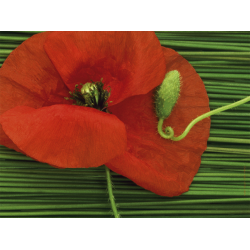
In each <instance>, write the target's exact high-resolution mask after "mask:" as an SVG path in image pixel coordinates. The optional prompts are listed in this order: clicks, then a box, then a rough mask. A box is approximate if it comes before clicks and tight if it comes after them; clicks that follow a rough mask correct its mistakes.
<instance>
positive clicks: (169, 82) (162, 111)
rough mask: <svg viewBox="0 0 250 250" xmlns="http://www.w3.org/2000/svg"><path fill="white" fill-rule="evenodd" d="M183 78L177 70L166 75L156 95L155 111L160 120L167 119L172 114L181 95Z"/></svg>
mask: <svg viewBox="0 0 250 250" xmlns="http://www.w3.org/2000/svg"><path fill="white" fill-rule="evenodd" d="M180 78H181V76H180V73H179V72H178V71H177V70H172V71H170V72H168V73H167V74H166V75H165V79H164V80H163V82H162V84H161V85H160V86H159V88H158V89H157V91H156V94H155V110H156V115H157V117H158V118H159V119H166V118H167V117H168V116H169V115H170V114H171V112H172V110H173V108H174V106H175V104H176V102H177V100H178V98H179V93H180V85H181V79H180Z"/></svg>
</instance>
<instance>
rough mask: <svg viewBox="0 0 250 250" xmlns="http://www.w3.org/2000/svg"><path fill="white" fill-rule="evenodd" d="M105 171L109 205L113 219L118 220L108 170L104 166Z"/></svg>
mask: <svg viewBox="0 0 250 250" xmlns="http://www.w3.org/2000/svg"><path fill="white" fill-rule="evenodd" d="M105 170H106V177H107V185H108V192H109V200H110V203H111V207H112V210H113V213H114V216H115V218H119V217H120V216H119V214H118V212H117V208H116V204H115V199H114V195H113V190H112V183H111V175H110V170H109V169H108V168H107V167H106V166H105Z"/></svg>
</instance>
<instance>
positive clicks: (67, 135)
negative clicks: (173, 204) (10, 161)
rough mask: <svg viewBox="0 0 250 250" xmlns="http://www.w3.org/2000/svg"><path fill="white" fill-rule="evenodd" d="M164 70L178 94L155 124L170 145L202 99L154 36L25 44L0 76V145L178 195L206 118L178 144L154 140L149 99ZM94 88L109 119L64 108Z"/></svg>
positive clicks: (196, 82)
mask: <svg viewBox="0 0 250 250" xmlns="http://www.w3.org/2000/svg"><path fill="white" fill-rule="evenodd" d="M171 70H178V71H179V73H180V75H181V79H182V80H181V90H180V97H179V99H178V102H177V104H176V105H175V107H174V109H173V111H172V113H171V115H170V116H169V117H168V118H167V119H166V120H165V121H164V125H168V126H171V127H172V128H173V129H174V131H175V135H177V136H178V135H179V134H181V133H182V132H183V131H184V129H185V128H186V126H187V125H188V124H189V123H190V122H191V121H192V120H193V119H195V118H196V117H197V116H199V115H201V114H204V113H206V112H208V111H209V100H208V97H207V93H206V90H205V87H204V84H203V83H202V80H201V79H200V77H199V75H198V74H197V73H196V71H195V70H194V68H193V67H192V66H191V65H190V64H189V63H188V62H187V61H186V60H185V59H184V58H183V57H181V56H180V55H179V54H178V53H177V52H175V51H174V50H172V49H167V48H164V47H161V45H160V43H159V41H158V39H157V37H156V36H155V34H154V33H153V32H44V33H41V34H37V35H34V36H32V37H31V38H30V39H28V40H27V41H25V42H23V43H22V44H21V45H20V46H19V47H18V48H17V49H15V50H14V51H13V52H12V53H11V54H10V56H9V57H8V58H7V59H6V61H5V62H4V64H3V66H2V68H1V69H0V81H1V82H0V100H1V105H0V124H1V127H0V144H2V145H5V146H7V147H9V148H13V149H15V150H17V151H19V152H22V153H24V154H26V155H28V156H30V157H32V158H33V159H35V160H38V161H41V162H46V163H48V164H50V165H52V166H55V167H58V168H88V167H98V166H100V165H103V164H105V165H106V166H107V167H108V168H110V169H111V170H113V171H115V172H117V173H119V174H121V175H123V176H126V177H127V178H129V179H131V180H132V181H134V182H135V183H136V184H138V185H139V186H142V187H143V188H145V189H148V190H150V191H152V192H154V193H156V194H159V195H164V196H176V195H180V194H182V193H183V192H186V191H188V188H189V186H190V184H191V182H192V180H193V177H194V176H195V174H196V173H197V171H198V169H199V166H200V162H201V155H202V153H203V152H204V150H205V149H206V147H207V139H208V137H209V129H210V119H205V120H203V121H201V122H199V123H198V124H196V125H195V126H194V128H193V129H192V130H191V131H190V133H189V134H188V135H187V136H186V137H185V138H184V139H183V140H181V141H176V142H173V141H171V140H166V139H164V138H162V137H161V136H160V135H159V134H158V133H157V122H158V118H157V117H156V114H155V108H154V92H155V88H156V87H157V86H159V85H160V84H161V83H162V81H163V79H164V77H165V74H166V73H167V72H169V71H171ZM100 79H103V80H102V82H103V84H104V87H103V88H104V91H105V90H108V89H110V90H111V92H110V96H109V98H108V100H107V105H108V106H107V111H108V112H102V111H101V110H97V109H94V108H92V107H89V106H86V107H85V106H77V105H72V104H73V101H72V100H66V99H65V97H70V96H71V95H70V94H69V91H71V92H74V90H75V85H76V84H80V83H82V84H85V83H87V82H91V81H93V82H98V81H100ZM83 86H84V85H83ZM105 93H107V92H105Z"/></svg>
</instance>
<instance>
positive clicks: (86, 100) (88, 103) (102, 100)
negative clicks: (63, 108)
mask: <svg viewBox="0 0 250 250" xmlns="http://www.w3.org/2000/svg"><path fill="white" fill-rule="evenodd" d="M80 85H81V86H82V87H81V89H79V85H78V84H76V85H75V90H74V91H73V92H71V91H70V92H69V94H70V95H71V97H65V99H66V100H69V99H71V100H74V101H75V102H74V103H73V105H78V106H85V107H90V108H95V109H98V110H100V111H104V112H107V107H108V103H107V100H108V98H109V96H110V90H109V91H108V90H105V89H103V85H104V84H103V83H102V79H101V80H100V81H99V82H87V83H85V84H82V83H80Z"/></svg>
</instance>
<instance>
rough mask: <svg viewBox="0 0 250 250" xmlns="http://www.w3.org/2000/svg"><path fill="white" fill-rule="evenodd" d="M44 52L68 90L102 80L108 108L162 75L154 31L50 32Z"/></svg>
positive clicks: (153, 83) (163, 68)
mask: <svg viewBox="0 0 250 250" xmlns="http://www.w3.org/2000/svg"><path fill="white" fill-rule="evenodd" d="M45 50H46V52H47V53H48V56H49V58H50V59H51V61H52V62H53V64H54V65H55V67H56V69H57V71H58V72H59V73H60V75H61V77H62V79H63V80H64V82H65V84H66V85H67V86H68V87H69V89H70V90H71V91H73V90H74V88H75V84H79V83H83V84H84V83H86V82H90V81H91V80H93V81H100V80H101V78H103V82H104V84H105V88H109V87H110V88H111V97H110V98H109V101H111V102H110V104H109V105H110V106H112V105H114V104H116V103H118V102H121V101H122V100H124V99H126V98H128V97H130V96H133V95H139V94H146V93H148V92H149V91H150V90H152V89H153V88H154V87H156V86H157V85H159V84H160V83H161V82H162V80H163V79H164V76H165V73H166V66H165V61H164V56H163V52H162V49H161V46H160V42H159V40H158V39H157V37H156V35H155V34H154V32H54V33H51V34H50V35H49V36H48V38H47V40H46V42H45Z"/></svg>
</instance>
